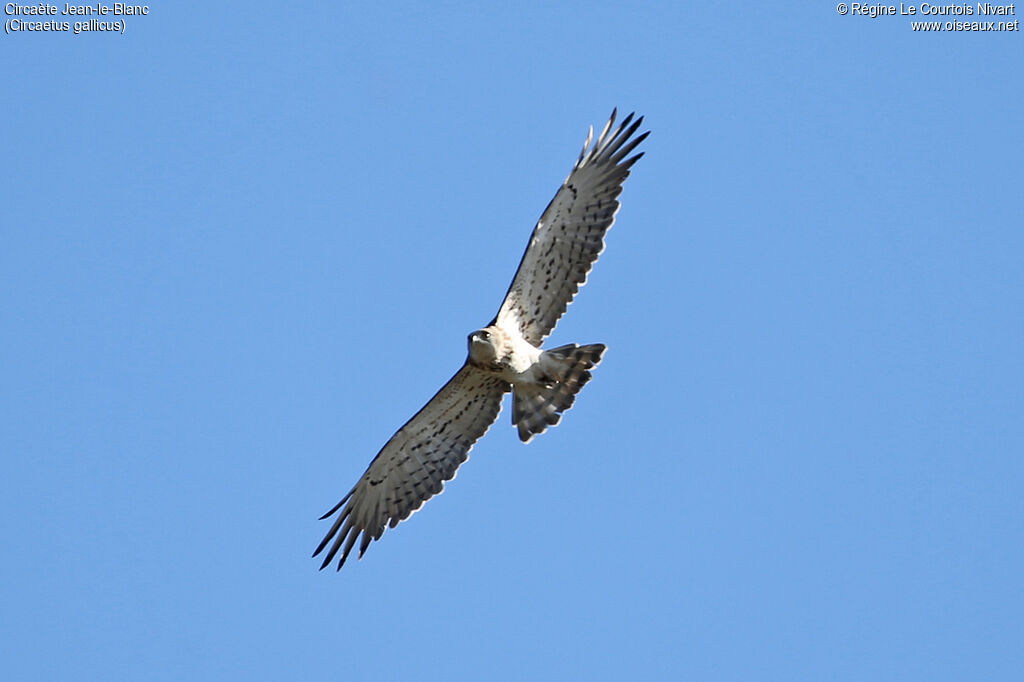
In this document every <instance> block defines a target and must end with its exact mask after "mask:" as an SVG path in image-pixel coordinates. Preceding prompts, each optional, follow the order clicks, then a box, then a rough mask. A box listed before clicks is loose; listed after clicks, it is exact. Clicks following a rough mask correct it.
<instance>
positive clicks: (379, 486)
mask: <svg viewBox="0 0 1024 682" xmlns="http://www.w3.org/2000/svg"><path fill="white" fill-rule="evenodd" d="M615 116H616V112H615V111H612V115H611V118H610V119H609V121H608V123H607V124H606V125H605V127H604V130H603V131H602V133H601V134H600V135H599V136H598V138H597V141H596V142H594V144H593V145H591V141H592V140H593V137H594V129H593V128H591V129H590V134H589V135H587V139H586V141H585V142H584V143H583V151H582V152H580V156H579V158H578V159H577V160H576V164H575V165H574V166H573V169H572V172H570V173H569V177H568V178H566V180H565V182H564V183H562V186H561V187H560V188H559V189H558V192H556V193H555V197H554V199H552V200H551V203H550V204H548V207H547V208H546V209H544V213H543V214H542V215H541V217H540V220H539V221H538V222H537V226H536V227H535V228H534V229H533V234H532V235H531V236H530V242H529V244H528V245H527V247H526V253H524V254H523V259H522V261H521V262H520V263H519V269H518V270H517V271H516V274H515V277H513V278H512V284H511V285H510V286H509V288H508V293H506V294H505V300H504V301H503V302H502V304H501V308H499V310H498V314H497V315H496V316H495V317H494V319H493V320H491V322H490V323H489V324H488V325H487V326H486V327H484V328H483V329H480V330H478V331H475V332H473V333H472V334H470V335H469V340H468V341H469V357H467V358H466V362H465V364H463V365H462V368H461V369H459V371H458V372H456V373H455V376H453V377H452V378H451V379H450V380H449V381H448V383H447V384H445V385H444V387H443V388H442V389H441V390H440V391H438V393H437V395H435V396H434V397H433V398H431V399H430V401H429V402H428V403H427V404H426V405H425V406H424V407H423V409H421V410H420V411H419V412H417V413H416V415H415V416H414V417H413V418H412V419H410V420H409V421H408V422H406V424H405V426H403V427H402V428H400V429H399V430H398V432H397V433H395V435H393V436H392V437H391V440H389V441H388V442H387V444H385V445H384V447H383V448H382V449H381V451H380V453H378V454H377V456H376V457H375V458H374V459H373V461H372V462H370V466H369V468H367V470H366V473H364V474H363V476H362V477H361V478H360V479H359V482H358V483H356V485H355V487H353V488H352V490H350V491H349V493H348V494H347V495H345V497H343V498H342V500H341V502H339V503H338V504H336V505H335V506H334V508H333V509H331V510H330V511H329V512H327V513H326V514H324V515H323V516H322V517H321V520H323V519H326V518H328V517H330V516H332V515H334V514H335V513H337V514H338V515H337V518H335V519H334V522H333V523H332V524H331V528H330V530H328V531H327V535H326V536H325V537H324V539H323V541H322V542H321V543H320V546H319V547H317V548H316V551H315V552H313V556H314V557H315V556H317V555H318V554H320V553H321V552H323V551H324V550H325V549H326V550H327V553H326V555H325V557H324V560H323V564H322V565H321V566H320V568H321V570H322V569H324V568H325V567H327V566H328V565H329V564H330V563H331V561H333V560H334V558H335V556H337V555H338V552H339V551H340V552H341V557H340V558H339V559H338V570H341V567H342V565H344V563H345V560H346V559H347V558H348V555H349V552H351V551H352V548H353V547H354V546H355V544H356V541H357V540H359V558H362V557H363V554H364V553H365V552H366V548H367V547H369V545H370V542H371V541H373V540H379V539H380V537H381V535H383V534H384V530H385V529H386V528H387V527H391V528H394V527H395V526H397V525H398V524H399V523H400V522H402V521H404V520H405V519H407V518H409V516H410V515H411V514H412V513H413V512H415V511H416V510H418V509H419V508H420V507H421V506H422V505H423V503H424V502H426V501H427V500H428V499H430V498H431V497H433V496H434V495H436V494H438V493H440V492H441V490H442V489H443V488H444V482H445V481H448V480H451V479H452V478H454V477H455V470H456V469H458V467H459V465H460V464H462V463H463V462H465V461H466V459H467V458H468V456H469V451H470V449H471V448H472V447H473V444H474V443H475V442H476V441H477V440H478V439H479V438H480V437H481V436H482V435H484V432H485V431H487V429H488V428H489V427H490V426H491V424H492V423H494V421H495V420H496V419H497V417H498V412H500V411H501V403H502V400H503V399H504V396H505V393H507V392H509V391H512V423H513V424H514V425H515V426H516V427H517V428H518V431H519V438H520V440H522V441H523V442H524V443H526V442H529V441H530V439H531V438H533V437H534V436H535V435H537V434H538V433H542V432H544V431H545V430H546V429H547V428H548V426H554V425H555V424H557V423H558V422H559V420H560V419H561V417H562V413H563V412H565V411H566V410H568V409H569V408H570V407H572V404H573V402H575V400H576V394H577V393H578V392H579V390H580V389H581V388H583V385H584V384H586V383H587V381H589V380H590V370H591V369H593V368H594V367H595V366H597V364H598V362H600V361H601V354H602V353H603V352H604V350H605V347H604V346H603V345H602V344H599V343H595V344H590V345H585V346H580V345H577V344H574V343H573V344H569V345H566V346H559V347H557V348H551V349H549V350H543V349H542V348H541V343H542V342H543V341H544V338H545V337H546V336H547V335H548V334H550V333H551V331H552V330H553V329H554V327H555V324H556V323H557V322H558V319H559V318H560V317H561V316H562V314H563V313H564V312H565V309H566V307H567V306H568V305H569V303H570V302H571V301H572V299H573V297H574V296H575V295H576V292H577V291H578V290H579V287H580V286H582V285H583V284H584V283H585V282H586V279H587V274H588V273H589V272H590V268H591V267H592V266H593V264H594V262H595V261H596V260H597V257H598V255H600V253H601V251H602V250H604V235H605V232H607V231H608V228H610V227H611V226H612V223H613V222H614V221H615V214H616V213H617V212H618V210H619V201H618V196H619V194H620V193H621V192H622V184H623V182H625V180H626V178H627V177H628V176H629V169H630V167H631V166H632V165H633V164H634V163H636V161H637V159H639V158H640V157H641V156H643V153H642V152H641V153H638V154H635V155H633V156H630V153H632V152H633V150H634V149H636V147H637V145H639V144H640V143H641V142H642V141H643V140H644V138H646V137H647V135H648V134H649V133H647V132H645V133H643V134H641V135H637V136H635V137H634V134H635V133H636V131H637V129H638V128H639V127H640V124H641V123H642V122H643V117H640V118H638V119H636V120H635V121H633V114H630V115H629V116H627V117H626V118H625V119H624V120H623V121H622V123H620V124H619V125H618V127H615ZM631 123H632V124H631ZM360 536H362V538H361V539H360Z"/></svg>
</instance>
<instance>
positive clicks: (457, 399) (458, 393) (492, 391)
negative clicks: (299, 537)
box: [313, 364, 510, 571]
mask: <svg viewBox="0 0 1024 682" xmlns="http://www.w3.org/2000/svg"><path fill="white" fill-rule="evenodd" d="M509 388H510V387H509V385H508V383H506V382H505V381H503V380H502V379H499V378H497V377H495V376H494V375H492V374H489V373H487V372H485V371H483V370H480V369H477V368H475V367H473V366H472V365H469V364H466V365H463V366H462V369H460V370H459V371H458V372H456V374H455V376H453V377H452V378H451V379H450V380H449V381H448V383H447V384H445V385H444V388H442V389H441V390H440V391H438V392H437V395H435V396H434V397H433V398H431V399H430V401H429V402H428V403H427V404H426V405H425V406H424V407H423V409H421V410H420V411H419V412H417V413H416V415H415V416H414V417H413V418H412V419H410V420H409V421H408V422H407V423H406V424H405V426H403V427H402V428H400V429H399V430H398V432H397V433H396V434H395V435H394V436H392V437H391V440H389V441H388V442H387V444H386V445H385V446H384V447H383V448H382V449H381V451H380V453H378V455H377V456H376V457H375V458H374V459H373V461H372V462H370V466H369V468H367V470H366V473H365V474H363V477H362V478H361V479H359V482H358V483H356V485H355V487H354V488H352V490H351V491H349V493H348V495H346V496H345V497H344V498H343V499H342V500H341V502H339V503H338V504H337V505H335V507H334V509H332V510H331V511H329V512H327V513H326V514H324V515H323V516H322V517H321V519H326V518H327V517H329V516H331V515H332V514H334V513H335V512H337V511H338V510H339V509H341V513H340V514H338V518H336V519H335V520H334V523H333V524H332V525H331V529H330V530H329V531H327V535H326V536H325V537H324V539H323V542H321V543H320V546H319V547H317V548H316V551H315V552H313V556H316V555H318V554H319V553H320V552H322V551H323V550H324V549H325V548H326V547H327V545H328V543H331V540H332V539H333V540H334V542H333V543H331V545H330V549H328V550H327V556H325V557H324V562H323V564H322V565H321V566H320V568H321V570H322V569H323V568H325V567H326V566H327V565H328V564H330V563H331V561H332V560H333V559H334V557H335V555H336V554H337V553H338V550H340V549H342V545H344V549H343V550H342V553H341V559H339V560H338V570H339V571H340V570H341V567H342V565H343V564H344V563H345V559H347V558H348V553H349V552H350V551H351V550H352V547H353V546H354V545H355V543H356V538H358V537H359V535H360V533H361V534H362V540H360V542H359V557H360V558H362V556H363V554H364V553H365V552H366V548H367V547H368V546H369V545H370V542H371V541H372V540H379V539H380V536H381V535H383V534H384V530H385V527H386V526H388V525H390V526H391V527H392V528H394V527H395V526H397V525H398V524H399V523H400V522H401V521H404V520H405V519H407V518H409V516H410V515H411V514H412V513H413V512H414V511H416V510H417V509H419V508H420V507H421V506H422V505H423V503H424V502H426V501H427V500H429V499H430V498H431V497H433V496H434V495H436V494H438V493H440V492H441V490H442V489H443V488H444V482H445V481H448V480H451V479H452V478H455V470H456V469H458V468H459V465H460V464H462V463H463V462H465V461H466V459H468V457H469V451H470V449H471V448H472V447H473V444H474V443H475V442H476V441H477V440H478V439H479V438H480V436H482V435H484V432H486V431H487V429H488V428H489V427H490V425H491V424H493V423H494V420H495V419H497V418H498V412H500V411H501V400H502V397H503V396H504V395H505V393H506V392H507V391H508V390H509Z"/></svg>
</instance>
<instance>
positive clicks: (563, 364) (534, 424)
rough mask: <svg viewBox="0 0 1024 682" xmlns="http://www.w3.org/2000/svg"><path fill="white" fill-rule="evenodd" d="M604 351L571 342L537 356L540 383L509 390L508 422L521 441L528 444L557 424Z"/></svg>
mask: <svg viewBox="0 0 1024 682" xmlns="http://www.w3.org/2000/svg"><path fill="white" fill-rule="evenodd" d="M604 351H605V346H604V345H603V344H600V343H594V344H591V345H588V346H578V345H576V344H575V343H571V344H569V345H567V346H559V347H558V348H552V349H551V350H548V351H544V352H543V353H542V354H541V356H540V359H539V360H538V362H539V364H540V369H541V371H542V374H543V378H542V381H541V382H540V383H529V384H528V383H520V384H516V385H514V386H513V387H512V391H513V395H512V423H513V424H515V425H516V426H517V427H518V428H519V439H520V440H521V441H523V442H524V443H528V442H530V439H531V438H533V437H534V436H535V435H537V434H538V433H543V432H544V431H546V430H547V428H548V427H549V426H554V425H556V424H557V423H558V422H559V421H561V419H562V413H563V412H565V411H566V410H568V409H569V408H570V407H572V405H573V403H574V402H576V394H577V393H579V392H580V389H581V388H583V386H584V385H586V383H587V382H588V381H590V371H589V370H591V369H593V368H594V367H597V365H598V363H600V362H601V354H602V353H604Z"/></svg>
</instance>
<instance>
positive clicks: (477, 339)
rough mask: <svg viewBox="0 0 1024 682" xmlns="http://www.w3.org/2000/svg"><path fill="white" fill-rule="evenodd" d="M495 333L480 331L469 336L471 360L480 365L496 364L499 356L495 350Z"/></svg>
mask: <svg viewBox="0 0 1024 682" xmlns="http://www.w3.org/2000/svg"><path fill="white" fill-rule="evenodd" d="M495 340H496V339H495V338H494V331H493V330H491V329H478V330H477V331H475V332H473V333H472V334H470V335H469V359H470V360H472V361H473V362H475V363H478V364H488V363H492V362H494V360H495V359H496V358H497V357H498V354H497V352H496V350H495V348H494V342H495Z"/></svg>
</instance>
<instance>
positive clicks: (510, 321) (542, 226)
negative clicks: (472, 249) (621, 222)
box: [491, 111, 649, 346]
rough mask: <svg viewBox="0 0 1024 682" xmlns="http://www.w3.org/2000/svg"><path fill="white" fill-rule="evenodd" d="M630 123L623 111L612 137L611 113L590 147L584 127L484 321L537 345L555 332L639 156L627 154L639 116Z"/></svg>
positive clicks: (635, 141) (635, 140)
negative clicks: (569, 165) (494, 311)
mask: <svg viewBox="0 0 1024 682" xmlns="http://www.w3.org/2000/svg"><path fill="white" fill-rule="evenodd" d="M632 120H633V114H630V115H629V116H627V117H626V118H625V120H623V121H622V123H621V124H620V125H619V127H618V128H616V129H615V132H611V130H612V126H613V125H614V123H615V112H614V111H613V112H612V116H611V119H609V121H608V123H607V125H605V127H604V131H603V132H602V133H601V135H600V136H599V137H598V138H597V142H596V143H595V144H594V146H593V147H591V146H590V142H591V140H592V139H593V136H594V130H593V128H591V130H590V134H589V135H588V136H587V140H586V142H584V143H583V151H582V152H580V157H579V159H578V160H577V161H576V165H575V166H574V167H573V169H572V172H571V173H569V177H568V178H566V180H565V182H564V183H563V184H562V187H561V188H560V189H559V190H558V192H557V193H556V194H555V198H554V199H552V200H551V203H550V204H548V207H547V208H546V209H545V210H544V213H543V214H542V215H541V217H540V221H539V222H538V223H537V226H536V227H535V228H534V230H533V234H532V235H531V237H530V243H529V245H528V246H527V247H526V253H524V254H523V260H522V261H521V262H520V263H519V269H518V270H517V271H516V276H515V277H514V278H513V279H512V284H511V286H509V289H508V293H507V294H506V295H505V301H504V303H502V304H501V309H500V310H499V311H498V315H497V317H495V318H494V321H493V322H492V323H491V324H497V325H498V326H500V327H501V328H503V329H506V330H509V331H512V330H517V331H518V333H520V334H522V336H523V337H524V338H525V339H526V340H527V341H529V342H530V343H532V344H533V345H534V346H540V344H541V341H543V340H544V337H546V336H547V335H548V334H550V333H551V330H552V329H554V328H555V324H556V323H557V322H558V319H559V318H560V317H561V316H562V314H563V313H564V312H565V309H566V307H567V306H568V305H569V303H570V302H572V299H573V296H575V295H576V292H577V291H579V288H580V286H582V285H583V284H584V283H585V282H586V280H587V273H589V272H590V268H591V267H592V266H593V265H594V261H596V260H597V257H598V256H599V255H600V253H601V251H603V250H604V234H605V232H607V231H608V228H610V227H611V226H612V223H613V222H615V213H616V212H617V211H618V210H619V202H618V196H619V194H621V193H622V183H623V182H625V180H626V178H627V177H629V168H630V166H632V165H633V164H634V163H636V161H637V159H639V158H640V157H641V156H643V153H642V152H641V153H639V154H636V155H635V156H629V153H630V152H632V151H633V150H634V149H635V148H636V146H637V145H638V144H640V143H641V142H643V140H644V138H646V137H647V135H648V134H649V133H643V134H642V135H639V136H637V137H632V136H633V134H634V133H635V132H636V131H637V128H639V127H640V124H641V123H642V122H643V120H644V119H643V116H641V117H640V118H638V119H637V120H636V121H635V122H634V123H633V125H629V123H630V121H632ZM627 157H628V158H627Z"/></svg>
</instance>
